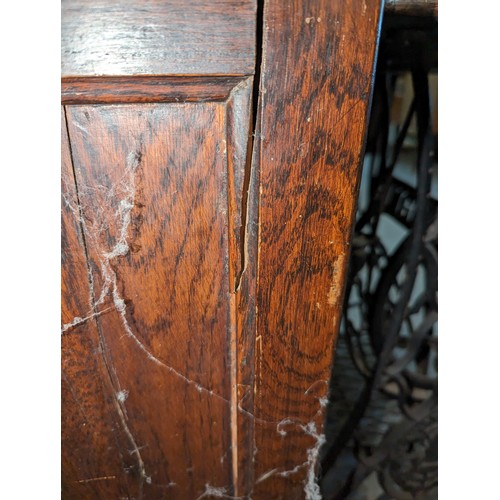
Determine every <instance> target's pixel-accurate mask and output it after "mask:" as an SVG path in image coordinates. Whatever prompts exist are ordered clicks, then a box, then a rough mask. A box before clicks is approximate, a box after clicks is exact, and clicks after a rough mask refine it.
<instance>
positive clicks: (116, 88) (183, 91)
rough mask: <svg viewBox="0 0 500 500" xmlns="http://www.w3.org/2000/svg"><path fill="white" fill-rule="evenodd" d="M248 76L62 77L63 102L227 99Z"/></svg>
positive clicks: (118, 102)
mask: <svg viewBox="0 0 500 500" xmlns="http://www.w3.org/2000/svg"><path fill="white" fill-rule="evenodd" d="M245 80H246V77H213V76H191V77H186V76H184V77H180V76H152V77H151V76H146V77H145V76H133V77H130V76H121V77H83V78H82V77H76V78H75V77H68V78H63V79H62V86H61V87H62V88H61V100H62V103H63V104H124V103H127V102H129V103H138V102H148V103H151V102H203V101H225V100H226V99H228V98H229V95H230V93H231V91H232V90H233V89H234V88H235V87H236V86H237V85H239V84H240V82H242V81H245Z"/></svg>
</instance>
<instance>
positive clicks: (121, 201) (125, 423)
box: [63, 85, 250, 498]
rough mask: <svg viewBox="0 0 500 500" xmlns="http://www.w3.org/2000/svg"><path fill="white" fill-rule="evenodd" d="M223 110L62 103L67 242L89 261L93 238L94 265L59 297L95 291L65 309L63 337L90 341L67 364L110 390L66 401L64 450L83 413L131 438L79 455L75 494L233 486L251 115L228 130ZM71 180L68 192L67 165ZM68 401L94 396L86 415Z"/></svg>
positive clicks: (157, 494) (157, 493)
mask: <svg viewBox="0 0 500 500" xmlns="http://www.w3.org/2000/svg"><path fill="white" fill-rule="evenodd" d="M249 88H250V87H249V86H248V85H246V86H242V87H241V89H242V91H243V92H246V93H247V94H248V89H249ZM235 93H236V94H237V93H238V89H236V90H235ZM247 100H248V98H247ZM227 115H228V111H227V109H226V103H225V102H222V103H216V102H213V103H190V104H187V103H186V104H148V105H113V106H100V105H89V106H68V107H67V108H66V116H67V127H68V131H69V143H65V142H66V141H64V143H63V144H64V147H65V151H67V148H68V146H70V147H71V153H72V162H73V167H74V172H75V177H76V185H75V186H76V189H77V193H78V199H74V198H75V196H76V195H75V196H73V199H72V200H71V201H70V203H69V204H68V205H67V207H66V209H65V210H66V211H65V213H66V214H68V216H72V217H77V218H80V228H81V234H80V237H81V239H82V240H83V245H81V244H80V245H78V246H77V245H74V247H75V248H69V247H68V248H65V249H64V253H65V254H66V255H67V258H68V260H70V261H71V260H72V259H73V255H74V254H75V252H76V256H77V257H78V258H79V263H80V267H82V265H81V263H82V258H84V257H82V252H83V248H85V250H86V253H87V257H88V265H89V270H90V276H89V277H87V276H86V273H84V270H83V269H82V270H81V271H80V274H81V275H82V274H83V275H82V276H80V277H79V280H78V281H79V283H78V284H77V283H75V282H72V283H70V284H68V287H67V289H66V290H65V291H64V292H63V293H64V300H63V303H64V302H66V301H67V300H70V297H71V295H72V293H73V290H75V289H77V290H80V291H81V292H82V293H83V294H84V297H85V299H86V300H85V301H84V303H82V304H78V306H77V305H75V306H74V307H73V308H72V310H71V312H69V311H68V314H66V316H65V326H64V327H63V346H65V347H66V346H67V345H68V344H70V343H72V342H73V343H74V342H79V343H80V344H81V343H83V342H87V343H93V344H92V345H93V347H92V348H91V346H90V345H89V346H88V351H87V352H86V353H84V352H80V353H78V355H77V353H74V352H71V351H65V352H64V353H63V376H64V377H65V378H66V379H67V380H68V381H69V382H70V383H71V384H72V385H73V386H78V387H84V386H86V385H88V384H89V383H90V382H89V381H88V380H87V379H88V378H90V379H92V378H95V377H97V378H99V377H101V378H102V377H104V378H105V379H106V380H107V381H108V383H107V386H108V387H107V389H108V393H107V395H106V398H105V403H106V405H104V404H103V405H101V406H99V405H97V401H96V397H95V395H94V394H93V393H92V394H87V393H85V394H79V395H77V396H76V400H75V401H74V402H72V401H71V400H70V399H69V396H68V397H67V398H66V399H65V400H64V401H63V405H64V406H65V409H66V410H65V413H66V414H71V415H72V418H73V420H72V421H71V422H69V423H68V428H67V429H66V430H67V432H66V433H64V431H63V456H65V457H66V456H67V454H68V452H69V453H71V450H70V448H71V449H73V450H74V449H75V448H76V451H75V453H76V454H78V455H79V456H80V454H81V451H82V450H81V444H80V442H77V443H76V444H74V443H73V442H72V441H71V439H73V441H74V440H77V441H78V440H83V438H84V434H82V433H80V432H79V434H75V433H74V432H71V431H75V430H76V428H78V427H80V425H83V423H84V422H85V421H88V422H89V424H88V425H93V426H95V427H96V428H98V429H101V428H104V429H107V430H108V431H109V432H110V433H111V434H112V437H114V435H115V434H121V435H124V438H125V443H123V442H122V443H121V446H120V449H119V452H118V453H117V454H116V455H117V456H116V457H115V461H114V464H113V461H110V462H109V463H107V464H106V468H105V470H104V469H103V468H102V467H100V466H99V463H100V462H98V461H97V462H96V461H92V460H90V461H89V463H88V464H86V463H85V461H84V460H83V456H82V457H80V458H81V460H80V463H79V464H78V465H79V466H78V467H75V470H73V469H70V468H65V469H64V470H63V477H64V478H65V483H66V484H65V486H66V488H67V491H68V492H69V493H68V495H69V497H71V496H72V495H76V494H77V490H76V489H75V487H76V486H79V487H81V486H82V484H84V485H85V486H88V485H91V486H92V487H94V488H97V490H96V491H99V492H100V493H99V494H100V495H103V496H100V498H110V497H109V496H105V492H115V494H116V495H118V494H131V495H132V497H135V496H134V495H139V496H141V495H144V496H145V497H147V498H165V497H168V498H196V497H198V496H199V495H201V494H203V492H204V491H205V488H206V485H213V486H219V487H223V488H228V490H227V491H230V490H231V486H230V485H231V484H232V474H233V458H232V454H231V435H232V423H231V418H232V416H231V415H232V414H231V411H232V408H231V397H232V393H231V377H230V371H231V370H230V368H229V367H230V366H231V345H232V344H231V343H232V340H231V336H232V335H233V333H232V330H231V327H230V322H231V314H230V307H231V300H230V295H231V292H232V291H233V290H232V289H231V285H230V283H229V279H230V276H229V275H230V273H229V244H228V227H231V225H232V224H230V223H229V221H228V192H227V186H228V181H227V172H228V148H227V145H228V143H230V144H233V143H240V142H242V147H243V148H244V149H246V140H247V138H248V125H247V128H246V130H243V135H242V134H240V135H238V134H236V133H234V132H231V133H230V134H228V130H231V129H228V123H227ZM67 156H68V155H67V154H66V153H65V158H66V157H67ZM231 162H232V163H231V164H233V163H234V162H233V161H232V160H231ZM66 163H67V162H66ZM231 168H232V167H231ZM63 179H64V182H65V186H69V187H66V189H63V194H64V195H65V197H66V198H67V197H68V196H69V195H68V194H66V193H67V192H69V191H70V190H71V186H72V185H73V184H72V183H71V180H72V177H71V173H68V171H67V169H65V171H64V172H63ZM76 189H74V190H73V192H75V191H76ZM68 210H69V212H68ZM73 226H74V224H73ZM76 227H77V226H76ZM77 228H78V227H77ZM67 232H68V231H67V230H66V226H65V227H64V228H63V237H64V238H66V239H67V236H66V233H67ZM74 239H76V238H74ZM77 257H75V258H77ZM63 267H64V266H63ZM63 273H64V271H63ZM67 274H68V275H74V273H73V272H72V270H68V272H67ZM89 302H91V303H92V306H91V307H90V310H89ZM73 314H74V316H73ZM72 316H73V317H72ZM89 316H90V317H89ZM80 318H81V319H80ZM85 318H88V319H85ZM75 339H78V340H75ZM82 350H83V348H82ZM74 358H77V359H78V360H81V361H82V362H83V361H84V360H86V361H87V360H89V359H90V360H92V359H97V360H98V362H99V363H100V365H102V370H101V372H99V371H98V370H97V369H96V368H95V367H93V366H92V365H90V366H89V367H88V372H89V374H88V375H87V374H85V373H84V374H82V373H81V372H76V371H75V368H74V366H73V364H72V363H73V362H74V361H75V359H74ZM74 399H75V398H74ZM68 406H69V407H75V408H76V407H77V406H79V407H80V406H83V407H85V408H86V411H85V415H84V414H81V413H78V412H77V411H76V409H74V410H73V411H71V410H70V409H69V407H68ZM75 419H76V421H75ZM84 419H85V420H84ZM109 419H114V424H113V425H109V424H108V423H107V420H109ZM79 424H80V425H79ZM63 427H64V425H63ZM75 427H76V428H75ZM78 430H80V429H78ZM115 446H116V445H115ZM95 452H96V453H98V454H100V453H101V452H102V443H96V444H95ZM104 455H105V454H104ZM104 455H101V457H100V459H101V460H102V459H103V457H104ZM122 456H123V457H125V458H122ZM118 457H119V458H118ZM67 458H68V460H67V462H68V463H72V462H73V459H72V458H71V457H67ZM82 476H84V477H82ZM103 478H106V479H103ZM82 480H85V481H87V482H85V483H82V482H80V481H82ZM88 480H92V481H88ZM104 484H105V485H106V488H107V489H106V490H99V489H98V488H103V486H102V485H104ZM128 484H130V486H129V489H128V490H127V491H128V493H127V492H125V491H124V488H126V485H128ZM75 485H76V486H75ZM228 485H229V486H228ZM113 488H114V489H113ZM87 491H88V492H89V494H90V492H91V491H92V490H90V489H89V490H87ZM134 491H135V493H133V492H134ZM131 492H132V493H131ZM108 494H109V493H106V495H108ZM165 495H166V496H165Z"/></svg>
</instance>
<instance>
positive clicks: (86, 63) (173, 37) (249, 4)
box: [61, 0, 256, 76]
mask: <svg viewBox="0 0 500 500" xmlns="http://www.w3.org/2000/svg"><path fill="white" fill-rule="evenodd" d="M255 22H256V19H255V1H254V0H211V1H210V2H206V1H204V0H168V1H164V0H147V1H139V0H92V1H86V0H63V2H62V30H61V37H62V45H61V49H62V75H63V76H100V75H107V76H119V75H124V76H131V75H207V74H210V75H220V74H225V75H247V74H253V72H254V66H255V60H254V58H255Z"/></svg>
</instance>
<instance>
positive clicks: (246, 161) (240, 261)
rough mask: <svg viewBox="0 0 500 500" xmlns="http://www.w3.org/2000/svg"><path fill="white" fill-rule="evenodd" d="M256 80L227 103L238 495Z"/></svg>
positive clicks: (234, 478) (234, 470)
mask: <svg viewBox="0 0 500 500" xmlns="http://www.w3.org/2000/svg"><path fill="white" fill-rule="evenodd" d="M252 85H253V78H252V77H248V78H246V79H244V80H243V81H241V82H240V83H239V84H238V85H237V86H236V87H234V88H233V90H232V91H231V93H230V95H229V98H228V100H227V101H226V138H227V198H228V233H229V234H228V239H229V288H230V290H229V291H230V294H229V301H230V303H229V308H230V312H229V315H230V318H229V330H230V331H229V346H230V360H229V363H230V378H231V398H230V399H231V403H230V420H231V460H232V483H233V493H234V494H235V495H238V494H239V489H240V486H239V478H238V476H239V473H240V471H239V468H240V459H239V456H238V452H239V449H238V448H239V446H238V445H239V436H238V430H239V429H238V425H239V424H238V414H239V412H240V407H239V401H238V387H239V368H238V358H239V356H238V346H239V335H240V333H241V332H240V331H239V330H240V321H239V317H238V313H239V306H240V299H241V296H240V293H239V292H240V288H241V283H242V278H243V275H244V274H245V272H246V269H247V263H248V237H247V235H248V227H247V225H248V220H249V217H248V210H249V208H248V207H249V196H250V192H249V186H250V178H251V174H252V162H251V147H252V144H251V138H252V133H251V124H252V113H251V95H252Z"/></svg>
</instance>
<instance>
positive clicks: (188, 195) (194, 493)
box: [62, 0, 380, 500]
mask: <svg viewBox="0 0 500 500" xmlns="http://www.w3.org/2000/svg"><path fill="white" fill-rule="evenodd" d="M260 14H261V15H260V16H259V23H260V22H262V26H261V28H262V30H260V29H257V17H258V16H257V13H256V6H255V2H252V1H247V0H242V1H234V0H221V1H217V2H202V1H196V2H194V1H189V2H181V1H179V0H169V1H166V2H159V1H144V2H142V1H131V0H127V1H126V2H118V1H116V2H115V1H109V0H107V1H92V2H83V1H79V0H64V1H63V30H62V33H63V78H62V102H63V104H64V107H63V127H62V130H63V137H62V147H63V151H62V160H63V162H62V163H63V164H62V194H63V202H62V253H63V263H62V324H63V326H62V377H63V381H62V384H63V391H62V392H63V401H62V405H63V418H62V463H63V471H62V472H63V473H62V476H63V497H64V498H71V499H72V498H75V499H76V498H78V499H79V498H88V499H95V498H99V499H101V498H102V499H108V498H129V499H132V498H135V499H139V498H141V499H160V498H169V499H170V498H172V499H189V500H191V499H197V498H213V497H226V498H233V497H235V498H254V499H263V500H267V499H280V498H287V499H288V498H290V499H294V498H311V499H315V498H319V496H318V495H319V491H318V486H317V484H316V481H315V473H316V471H317V465H318V452H319V448H320V445H321V443H322V442H323V437H322V420H323V407H324V404H325V401H326V398H325V396H326V390H327V381H328V378H329V370H330V367H331V362H332V357H333V351H332V348H333V340H334V337H335V332H336V331H337V328H338V321H339V317H340V307H341V301H342V291H343V284H344V276H345V268H346V265H347V259H348V254H349V241H350V233H351V223H352V219H353V213H354V206H355V202H356V197H357V185H358V177H359V167H360V158H361V154H362V149H363V138H364V134H365V122H366V115H367V110H368V102H369V99H370V93H371V75H372V72H373V64H374V58H375V52H376V50H375V48H376V40H377V35H378V25H379V16H380V4H379V2H378V0H366V1H365V0H363V1H361V0H351V1H349V2H340V1H334V2H329V1H327V0H317V1H316V0H315V1H313V0H293V1H290V2H280V1H278V0H267V1H266V2H265V5H264V9H263V12H261V13H260ZM261 18H262V19H261ZM260 31H261V32H262V41H261V42H262V43H259V44H258V46H259V51H261V54H260V53H259V58H258V59H257V61H259V62H257V65H258V68H257V69H258V70H259V71H258V75H257V76H259V81H258V82H256V84H258V85H259V87H260V90H259V92H258V95H257V94H256V95H254V97H258V98H257V99H254V101H255V103H257V102H258V109H257V114H256V116H255V117H254V116H253V115H252V106H253V104H252V91H253V90H254V89H253V84H254V83H253V78H252V76H251V75H252V74H253V73H254V72H255V69H256V66H255V64H256V62H255V40H256V38H259V36H258V33H259V32H260ZM260 61H261V62H262V64H260Z"/></svg>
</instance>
